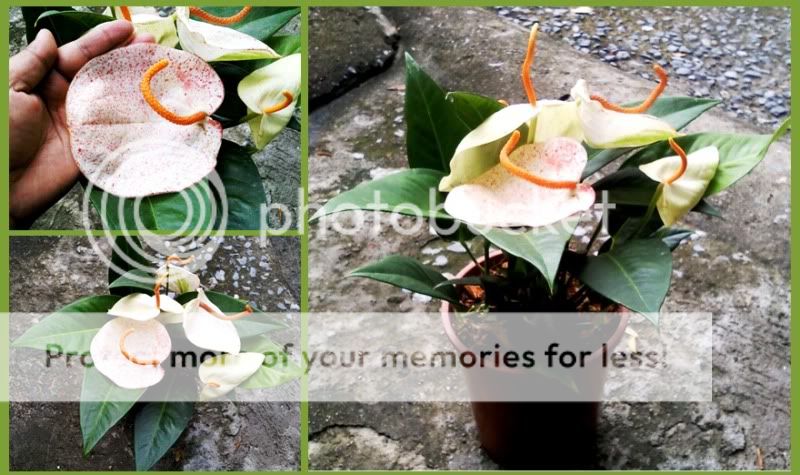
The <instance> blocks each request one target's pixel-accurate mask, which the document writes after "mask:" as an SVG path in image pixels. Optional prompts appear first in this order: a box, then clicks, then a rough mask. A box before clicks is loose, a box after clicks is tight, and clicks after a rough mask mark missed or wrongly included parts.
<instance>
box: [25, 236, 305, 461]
mask: <svg viewBox="0 0 800 475" xmlns="http://www.w3.org/2000/svg"><path fill="white" fill-rule="evenodd" d="M129 240H132V241H129ZM114 249H115V250H114V254H113V256H112V261H111V262H112V263H114V265H113V266H112V267H110V268H109V272H108V280H109V285H108V290H109V293H108V295H92V296H87V297H84V298H81V299H80V300H77V301H75V302H73V303H71V304H69V305H67V306H66V307H64V308H62V309H61V310H59V311H57V312H55V313H53V314H51V315H49V316H47V317H45V318H44V319H42V320H41V321H40V322H39V323H37V324H35V325H34V326H33V327H31V328H30V329H28V330H27V331H26V332H25V333H24V334H23V335H22V336H20V337H19V338H17V339H16V340H15V341H14V342H13V346H15V347H26V348H33V349H37V350H43V351H48V352H51V353H57V354H63V355H80V356H81V357H82V358H84V357H86V356H90V358H87V359H86V361H87V364H86V365H85V369H84V376H83V385H82V389H81V394H80V400H81V403H80V424H81V433H82V435H83V452H84V454H87V455H88V454H89V453H90V452H91V451H92V449H93V448H94V447H95V445H96V444H97V443H98V442H99V441H100V440H101V439H102V438H103V436H104V435H105V434H106V433H107V432H108V430H109V429H111V428H112V427H113V426H114V425H116V424H117V423H119V422H120V421H121V420H122V419H123V417H125V416H126V415H127V414H128V413H132V414H135V416H134V417H135V419H134V455H135V460H136V469H137V470H148V469H150V468H151V467H152V466H153V465H154V464H155V463H156V462H157V461H158V460H159V459H160V458H161V457H162V456H163V455H164V454H165V453H167V451H168V450H169V449H170V447H172V445H173V444H174V443H175V442H176V441H177V440H178V437H179V436H180V435H181V433H182V432H183V431H184V429H185V428H186V427H187V424H188V423H189V419H190V418H191V417H192V414H193V412H194V404H195V401H213V400H217V399H220V398H230V397H232V396H235V395H236V394H237V393H236V391H239V390H256V389H263V388H271V387H275V386H278V385H281V384H284V383H286V382H289V381H292V380H294V379H297V378H299V377H300V376H301V375H302V368H301V366H300V365H298V364H297V363H295V362H294V360H292V359H291V357H289V356H288V355H287V354H286V353H285V352H284V351H283V347H281V346H280V345H278V344H277V343H275V342H273V341H272V340H271V339H270V338H269V337H268V334H269V333H270V332H272V331H275V330H280V329H283V328H286V326H285V324H284V323H283V322H281V321H280V320H278V319H276V318H275V317H274V316H271V315H267V314H264V313H261V312H259V310H258V309H257V308H255V307H254V306H253V305H251V304H249V303H247V302H243V301H240V300H238V299H236V298H234V297H231V296H229V295H226V294H223V293H218V292H213V291H206V290H204V289H203V285H202V283H201V281H200V278H199V277H198V276H197V275H196V274H194V273H193V272H192V266H197V263H196V262H195V261H194V259H193V256H191V255H190V256H189V257H184V258H181V257H179V256H177V255H172V256H168V257H166V258H164V259H163V260H162V261H161V262H160V265H159V263H155V262H151V261H150V260H149V259H148V258H146V257H145V256H143V255H142V254H141V253H139V252H128V253H125V252H124V251H123V250H126V249H127V250H131V249H141V243H140V242H139V241H138V239H137V238H135V237H119V238H117V242H116V245H115V246H114ZM120 271H124V272H123V273H122V274H120ZM176 355H177V356H176ZM191 355H194V357H192V356H191ZM198 355H199V356H198ZM137 401H138V402H137Z"/></svg>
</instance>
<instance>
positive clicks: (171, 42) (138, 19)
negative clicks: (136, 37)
mask: <svg viewBox="0 0 800 475" xmlns="http://www.w3.org/2000/svg"><path fill="white" fill-rule="evenodd" d="M104 14H107V15H108V14H111V9H108V8H107V9H106V11H105V12H104ZM113 14H114V18H120V19H125V20H128V21H130V22H131V23H133V27H134V28H135V29H136V32H137V33H149V34H151V35H153V37H155V40H156V43H158V44H160V45H161V46H166V47H168V48H174V47H175V46H177V44H178V30H177V29H176V27H175V15H169V16H161V15H159V14H158V10H156V9H155V8H154V7H114V10H113Z"/></svg>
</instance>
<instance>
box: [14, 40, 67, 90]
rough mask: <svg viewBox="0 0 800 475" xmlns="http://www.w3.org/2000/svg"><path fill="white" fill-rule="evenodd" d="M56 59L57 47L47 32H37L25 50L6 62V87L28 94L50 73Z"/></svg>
mask: <svg viewBox="0 0 800 475" xmlns="http://www.w3.org/2000/svg"><path fill="white" fill-rule="evenodd" d="M56 58H58V45H56V40H55V38H53V34H52V33H50V31H49V30H39V33H37V34H36V38H35V39H34V40H33V41H32V42H31V43H30V44H29V45H28V47H27V48H25V49H24V50H22V51H20V52H19V53H17V54H15V55H14V56H13V57H12V58H11V59H10V60H9V62H8V87H9V88H10V89H12V90H14V91H17V92H30V91H31V90H32V89H33V88H35V87H36V85H37V84H39V82H41V80H42V79H44V77H45V76H46V75H47V73H48V72H50V69H51V68H52V67H53V64H54V63H55V61H56Z"/></svg>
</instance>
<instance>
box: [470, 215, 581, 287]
mask: <svg viewBox="0 0 800 475" xmlns="http://www.w3.org/2000/svg"><path fill="white" fill-rule="evenodd" d="M577 225H578V217H576V216H573V217H570V218H567V219H564V220H563V221H560V222H558V223H555V224H553V225H551V226H542V227H538V228H530V229H522V230H515V229H506V228H485V229H479V232H480V233H481V234H482V235H483V237H485V238H486V239H488V240H489V241H490V242H491V243H492V244H494V245H495V246H497V247H499V248H500V249H502V250H504V251H505V252H507V253H509V254H512V255H515V256H517V257H520V258H522V259H524V260H526V261H528V262H530V263H531V264H532V265H533V266H534V267H536V268H537V269H538V270H539V272H541V273H542V276H544V278H545V280H546V281H547V285H548V286H549V287H550V291H551V292H552V291H553V282H554V281H555V278H556V274H557V273H558V267H559V264H560V263H561V255H562V254H563V253H564V248H565V247H566V245H567V242H568V241H569V240H570V238H571V237H572V233H573V232H574V231H575V227H576V226H577Z"/></svg>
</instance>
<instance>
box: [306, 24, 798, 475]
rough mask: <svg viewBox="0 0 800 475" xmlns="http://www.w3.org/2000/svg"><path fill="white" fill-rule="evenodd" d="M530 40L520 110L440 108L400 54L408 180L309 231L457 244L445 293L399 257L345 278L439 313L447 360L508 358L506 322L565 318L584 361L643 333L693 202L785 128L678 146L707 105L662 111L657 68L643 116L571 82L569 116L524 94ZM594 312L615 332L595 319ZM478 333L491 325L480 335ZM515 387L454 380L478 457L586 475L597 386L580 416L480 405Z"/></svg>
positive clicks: (671, 103) (502, 105) (457, 104)
mask: <svg viewBox="0 0 800 475" xmlns="http://www.w3.org/2000/svg"><path fill="white" fill-rule="evenodd" d="M537 29H538V25H534V27H533V29H532V31H531V34H530V38H529V42H528V47H527V53H526V56H525V58H524V61H523V62H522V71H521V79H522V84H523V88H524V90H525V93H526V96H527V99H528V101H527V102H525V103H522V104H513V105H509V104H507V103H506V102H505V101H503V100H498V99H495V98H490V97H485V96H481V95H478V94H472V93H465V92H450V93H445V92H444V91H443V89H442V88H441V87H440V86H439V85H437V84H436V83H435V82H434V81H433V80H432V79H431V78H430V77H429V76H428V75H427V74H426V73H425V72H423V70H422V69H421V68H420V66H419V65H418V64H417V63H416V62H415V61H414V59H413V58H412V57H411V56H410V55H408V54H406V57H405V65H406V89H405V121H406V126H407V134H406V135H407V142H406V145H407V154H408V163H409V167H410V169H408V170H404V171H400V172H397V173H393V174H390V175H388V176H385V177H383V178H379V179H376V180H373V181H370V182H366V183H363V184H361V185H358V186H356V187H355V188H353V189H352V190H349V191H345V192H343V193H341V194H339V195H337V196H335V197H334V198H332V199H331V200H330V201H328V202H327V203H326V204H324V205H323V206H322V207H321V208H320V209H319V210H318V211H317V213H316V214H315V215H314V217H313V220H321V219H323V218H324V217H325V216H328V215H331V214H334V213H337V212H340V211H347V210H359V209H360V210H370V211H377V210H379V211H389V212H396V213H400V214H405V215H415V216H417V217H419V216H422V217H423V218H427V219H430V220H431V221H432V222H433V226H432V227H433V228H434V229H435V230H436V232H437V233H438V234H439V235H440V236H441V237H442V238H444V239H448V240H458V241H461V243H462V244H463V246H464V248H465V249H466V250H467V251H468V252H469V253H470V256H471V257H472V259H473V262H472V264H470V265H469V266H467V267H466V268H464V269H462V270H461V271H460V272H457V273H455V274H456V275H455V276H454V277H453V276H452V275H451V276H449V277H448V276H446V275H443V274H441V273H440V272H439V271H437V270H436V269H434V268H432V267H429V266H426V265H423V264H422V263H420V262H418V261H417V260H415V259H413V258H410V257H406V256H389V257H386V258H385V259H383V260H381V261H379V262H376V263H373V264H369V265H366V266H364V267H362V268H360V269H356V270H354V271H353V272H352V275H353V276H356V277H365V278H370V279H374V280H377V281H380V282H384V283H388V284H392V285H395V286H398V287H401V288H403V289H407V290H409V291H412V292H416V293H420V294H425V295H428V296H431V297H434V298H436V299H440V300H441V301H442V302H443V305H442V320H443V323H444V327H445V332H446V334H447V335H448V337H449V338H450V340H451V341H452V343H453V344H454V346H455V347H456V348H457V349H459V350H461V351H469V350H470V348H471V346H470V342H473V343H474V342H481V341H484V342H485V341H487V339H486V335H484V334H482V333H481V332H482V331H485V332H491V335H490V336H491V337H492V338H497V339H498V340H499V341H502V342H505V343H508V344H511V345H512V346H519V347H524V346H525V344H526V343H527V342H528V341H529V340H530V339H531V338H532V337H535V336H537V335H540V334H541V333H540V331H541V330H542V328H541V327H536V326H535V325H536V324H535V322H533V321H532V320H530V319H526V318H508V319H500V318H498V316H501V315H502V314H503V313H509V312H528V313H530V312H570V313H576V314H579V315H581V317H580V318H578V319H577V320H576V321H575V325H574V327H564V326H563V325H561V331H562V333H561V334H562V335H563V334H564V331H566V332H567V333H568V334H574V335H576V336H577V337H578V338H587V339H589V338H596V340H591V341H596V346H595V347H594V348H597V349H599V348H600V347H601V344H602V343H606V344H607V346H608V347H613V345H615V344H616V343H617V342H619V340H620V338H621V336H622V335H623V333H624V330H625V327H626V325H627V321H628V318H627V315H628V314H630V312H636V313H640V314H643V315H644V316H645V317H647V318H648V319H649V320H650V321H651V322H652V323H653V324H655V325H658V314H659V309H660V307H661V305H662V303H663V302H664V299H665V297H666V295H667V293H668V291H669V288H670V279H671V275H672V257H671V251H673V250H674V249H676V248H677V247H678V246H679V244H680V242H681V241H682V240H683V239H684V238H686V237H688V236H689V235H690V234H691V231H689V230H686V229H684V228H683V227H682V226H681V225H680V221H681V219H682V218H683V217H684V216H686V215H687V214H688V213H703V214H707V215H711V216H719V215H720V213H719V211H718V210H717V209H715V208H714V207H713V206H712V205H711V204H710V203H708V201H707V200H706V199H707V198H709V197H711V196H713V195H715V194H717V193H719V192H721V191H723V190H725V189H726V188H728V187H730V186H731V185H733V184H734V183H736V182H737V181H738V180H739V179H741V178H742V177H744V176H745V175H747V174H748V173H749V172H750V171H751V170H752V169H753V168H754V167H755V166H756V165H757V164H758V163H759V162H760V161H761V160H762V159H763V158H764V156H765V154H766V152H767V149H768V148H769V146H770V144H771V143H772V142H773V141H774V140H776V139H777V138H778V137H779V136H781V135H782V133H783V132H784V131H785V130H786V129H787V127H788V120H787V121H786V122H785V123H784V124H783V125H782V126H781V127H780V128H779V129H778V131H776V132H775V133H774V134H770V135H743V134H721V133H714V132H701V133H694V134H683V133H681V132H680V130H681V129H682V128H683V127H685V126H686V125H688V124H689V123H690V122H692V121H693V120H694V119H696V118H697V117H698V116H700V115H701V114H703V113H704V112H705V111H707V110H709V109H710V108H712V107H714V106H715V105H716V104H718V102H719V101H716V100H711V99H704V98H691V97H669V96H663V95H662V93H663V92H664V90H665V88H666V86H667V81H668V74H667V72H666V71H665V70H664V69H662V68H661V67H660V66H658V65H655V66H654V72H655V74H656V76H657V77H658V84H657V85H656V86H655V88H654V89H653V91H652V93H651V94H650V95H649V96H648V97H647V98H645V99H644V100H640V101H634V102H632V103H630V104H625V105H616V104H613V103H611V102H609V101H607V100H606V99H604V98H603V97H601V96H599V95H597V94H593V93H592V92H593V91H591V89H590V86H589V85H588V84H587V83H586V81H584V80H583V79H579V80H578V81H577V83H576V84H575V86H574V87H573V88H572V91H571V94H570V98H569V100H548V99H541V98H539V97H537V95H536V91H535V88H534V86H533V81H532V78H531V66H532V63H533V59H534V54H535V42H536V33H537ZM612 163H615V164H618V165H619V166H616V167H613V166H611V165H612ZM378 193H379V195H378ZM603 195H605V196H606V199H607V201H608V202H609V203H612V204H614V207H613V208H611V207H605V209H603V210H602V211H603V212H604V213H605V214H606V215H607V226H606V227H607V229H605V231H606V232H605V233H604V232H603V231H604V230H603V229H602V227H603V226H602V224H601V223H598V222H597V219H596V217H595V216H594V215H595V213H591V212H587V211H588V210H590V209H591V208H593V207H594V206H596V205H599V204H600V203H602V202H603V201H604V199H603ZM377 196H380V200H378V199H376V197H377ZM584 213H585V214H584ZM582 215H583V216H584V217H588V221H589V223H590V225H592V226H594V232H591V233H589V235H588V236H590V240H589V242H588V243H586V242H585V241H584V242H583V243H581V239H580V238H579V237H578V238H576V239H573V237H575V235H574V232H575V229H576V226H577V224H578V222H579V218H580V217H581V216H582ZM476 241H477V242H476ZM473 242H474V243H475V246H476V247H477V246H481V244H482V248H483V251H484V252H483V257H481V258H475V257H474V255H473V253H472V252H471V249H472V247H471V246H470V244H471V243H473ZM582 244H584V245H582ZM601 312H602V313H603V314H604V315H608V314H611V315H617V316H618V317H617V318H614V319H610V320H609V319H606V318H603V319H601V318H600V317H599V315H600V314H601ZM593 313H594V314H595V315H598V317H596V318H595V317H593V316H592V314H593ZM486 316H492V318H491V319H487V318H486ZM486 320H491V321H492V322H494V323H493V325H492V326H491V327H485V326H482V325H481V322H482V321H486ZM565 328H566V330H565ZM587 329H589V330H590V331H588V332H587ZM537 332H539V333H537ZM488 341H494V340H488ZM501 370H507V368H498V374H500V372H501ZM520 377H527V376H524V375H519V374H517V373H516V372H513V371H511V372H508V371H505V376H503V377H500V376H497V377H490V376H489V377H484V379H479V377H478V376H473V375H471V374H468V375H467V379H468V387H469V389H470V394H471V396H472V398H473V404H472V406H473V412H474V415H475V418H476V422H477V425H478V430H479V432H480V439H481V442H482V444H483V446H484V447H485V448H486V449H487V451H488V453H489V454H490V455H491V456H492V457H493V458H495V459H496V460H497V461H498V462H500V463H503V464H505V465H509V466H517V467H526V468H533V467H537V468H544V467H555V468H565V467H585V466H587V465H589V464H591V463H592V448H593V446H594V440H595V430H596V423H597V418H598V404H599V403H597V402H596V401H599V400H600V399H601V398H602V388H603V384H604V380H605V379H604V378H605V374H604V373H599V376H598V377H596V378H594V379H593V381H590V382H589V383H588V384H584V385H583V386H580V385H579V391H584V392H586V394H585V395H584V396H586V397H585V398H583V399H582V400H583V401H584V402H492V400H491V399H489V400H487V399H486V398H485V393H487V391H490V390H491V389H492V388H491V386H492V385H493V384H494V383H497V382H498V381H501V380H504V378H505V381H506V382H508V381H507V380H509V379H511V380H513V379H514V378H520ZM555 383H557V381H556V382H553V381H551V382H550V383H549V384H555ZM579 399H581V398H579ZM592 400H594V401H595V402H591V401H592ZM586 401H590V402H586Z"/></svg>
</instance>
